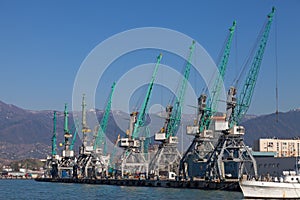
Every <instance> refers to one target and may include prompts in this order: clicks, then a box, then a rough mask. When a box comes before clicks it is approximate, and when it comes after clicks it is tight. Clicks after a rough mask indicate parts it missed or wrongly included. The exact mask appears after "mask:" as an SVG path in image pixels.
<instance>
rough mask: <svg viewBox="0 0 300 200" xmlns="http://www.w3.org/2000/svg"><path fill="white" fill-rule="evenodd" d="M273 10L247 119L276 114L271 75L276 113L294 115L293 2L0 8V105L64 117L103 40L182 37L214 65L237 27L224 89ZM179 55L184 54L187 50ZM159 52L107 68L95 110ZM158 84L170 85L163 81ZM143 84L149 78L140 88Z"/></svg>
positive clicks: (194, 81)
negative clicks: (152, 33) (143, 34)
mask: <svg viewBox="0 0 300 200" xmlns="http://www.w3.org/2000/svg"><path fill="white" fill-rule="evenodd" d="M272 6H275V7H276V15H275V18H274V22H273V24H272V27H271V31H270V36H269V41H268V44H267V47H266V50H265V54H264V58H263V61H262V65H261V70H260V73H259V77H258V80H257V83H256V88H255V91H254V95H253V99H252V102H251V106H250V108H249V111H248V113H249V114H256V115H259V114H269V113H274V112H275V111H276V93H275V89H276V71H277V73H278V81H277V83H278V94H279V98H278V99H279V101H278V105H279V111H282V112H286V111H289V110H292V109H296V108H299V107H300V101H299V100H300V95H299V89H298V85H299V84H298V82H297V81H298V80H299V77H300V76H299V75H300V67H299V59H298V58H299V52H300V37H299V35H300V21H299V16H298V15H297V13H298V12H299V10H300V1H297V0H289V1H286V0H277V1H276V0H264V1H261V0H251V1H250V0H249V1H246V0H245V1H237V0H227V1H221V0H220V1H216V0H212V1H199V0H194V1H193V0H190V1H171V0H166V1H156V0H154V1H137V0H136V1H135V0H133V1H114V0H112V1H93V0H92V1H76V0H72V1H71V0H64V1H58V0H51V1H46V0H45V1H38V0H36V1H33V0H28V1H21V0H20V1H17V0H1V1H0V27H1V29H0V30H1V31H0V69H1V73H0V88H1V90H0V91H1V95H0V100H1V101H4V102H5V103H8V104H14V105H16V106H19V107H21V108H24V109H29V110H63V107H64V103H69V104H72V92H73V87H74V82H75V80H76V75H77V74H78V71H79V69H80V67H81V65H82V64H83V63H84V61H85V60H86V59H87V57H88V55H89V54H90V53H91V52H92V51H93V49H95V48H96V47H97V45H99V44H101V42H103V41H106V40H107V39H108V38H110V37H112V36H114V35H116V34H119V33H121V32H124V31H128V30H131V29H135V28H143V27H159V28H166V29H170V30H174V31H177V32H180V33H183V34H185V35H187V36H189V37H190V38H193V39H194V40H196V41H197V42H198V43H199V44H201V45H202V47H203V48H205V50H206V51H207V52H208V54H209V55H210V56H211V57H212V59H213V60H216V59H217V57H218V55H219V52H220V50H221V48H222V45H223V44H224V41H225V38H226V35H227V33H228V28H229V27H230V26H231V25H232V21H233V20H236V21H237V29H236V32H235V36H234V41H233V44H232V50H231V55H230V60H229V63H228V66H229V67H228V68H230V70H228V72H227V74H228V75H226V78H225V87H227V88H228V87H229V86H230V84H231V83H232V82H233V79H234V77H235V76H236V75H237V74H238V72H239V71H240V69H241V67H242V65H243V63H244V62H245V60H246V58H247V56H248V55H249V52H250V50H251V48H252V47H253V45H254V43H255V41H256V38H257V35H258V33H259V31H260V30H261V28H262V26H263V24H264V22H265V20H266V16H267V14H268V13H269V12H270V11H271V8H272ZM121 46H122V43H120V47H121ZM182 49H186V52H187V54H188V47H182ZM109 52H110V49H109V48H108V49H107V53H109ZM159 52H160V51H159V50H147V49H144V50H141V51H134V52H131V53H128V54H126V55H123V56H120V58H119V59H118V60H116V61H115V62H114V63H112V65H111V66H110V68H108V69H107V71H106V73H105V74H104V77H101V78H103V79H101V80H100V81H99V84H98V86H97V89H96V91H95V93H96V95H95V106H96V108H98V109H103V108H104V106H105V102H106V101H107V97H108V95H109V92H110V87H111V84H112V82H113V81H117V82H118V80H119V79H120V78H121V77H122V75H124V74H125V73H126V72H127V71H130V69H133V68H134V67H136V66H138V65H142V64H143V63H154V64H155V62H156V56H157V55H158V54H159ZM163 53H164V57H163V60H164V62H163V63H162V64H165V65H169V66H174V69H176V70H177V71H179V72H182V67H183V66H184V60H182V59H178V58H177V57H176V56H173V55H172V54H170V53H168V52H163ZM105 56H106V53H104V54H102V55H99V59H101V58H102V57H103V58H105ZM154 64H153V67H154ZM276 69H278V70H276ZM160 76H162V75H160ZM190 76H191V77H194V78H191V80H190V85H191V87H193V88H194V90H195V92H196V93H198V94H197V95H199V94H200V92H201V90H202V88H204V87H205V85H203V82H202V83H201V81H199V82H198V79H200V78H197V77H198V76H196V75H195V76H193V71H191V75H190ZM136 78H139V77H138V76H137V77H136ZM162 78H163V77H162ZM164 78H165V79H168V78H169V77H168V76H167V75H166V74H165V75H164ZM150 79H151V74H149V80H146V81H150ZM178 80H180V79H178ZM174 82H177V81H176V80H175V81H174ZM178 82H180V81H178ZM127 84H130V83H127ZM145 90H146V87H145V86H144V87H140V88H138V89H137V90H136V91H134V92H133V95H132V96H131V97H130V100H129V101H124V104H126V103H128V102H129V104H130V105H129V107H130V108H133V107H134V105H135V104H140V102H141V99H143V94H145ZM153 90H155V91H153V94H152V99H153V101H154V102H152V104H161V105H165V104H166V103H167V101H169V100H170V99H172V92H170V91H168V89H167V88H165V89H163V88H160V87H158V86H157V87H155V88H153ZM125 92H126V91H124V93H125ZM186 98H189V96H188V97H186ZM195 101H196V99H195ZM138 102H139V103H138Z"/></svg>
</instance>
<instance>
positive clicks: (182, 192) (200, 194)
mask: <svg viewBox="0 0 300 200" xmlns="http://www.w3.org/2000/svg"><path fill="white" fill-rule="evenodd" d="M0 199H43V200H44V199H45V200H47V199H51V200H52V199H72V200H75V199H89V200H92V199H99V200H101V199H103V200H104V199H105V200H110V199H113V200H120V199H128V200H129V199H130V200H132V199H134V200H139V199H145V200H146V199H147V200H150V199H155V200H160V199H168V200H171V199H181V200H186V199H220V200H223V199H234V200H238V199H243V195H242V193H241V192H229V191H219V190H210V191H207V190H199V189H177V188H157V187H132V186H130V187H126V186H111V185H89V184H74V183H49V182H36V181H34V180H3V179H2V180H0Z"/></svg>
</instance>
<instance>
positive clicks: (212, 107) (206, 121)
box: [199, 21, 236, 133]
mask: <svg viewBox="0 0 300 200" xmlns="http://www.w3.org/2000/svg"><path fill="white" fill-rule="evenodd" d="M235 27H236V21H233V25H232V26H231V27H230V28H229V36H228V38H227V40H226V45H225V48H224V52H223V55H222V57H221V60H220V62H219V64H218V71H217V76H216V79H215V81H214V85H213V87H212V93H211V95H210V98H208V99H207V102H208V103H207V104H208V106H207V108H206V109H205V110H204V112H205V113H204V115H202V117H201V119H200V122H199V123H200V125H199V132H200V133H202V132H203V131H204V129H208V128H209V125H210V123H211V117H212V116H213V115H214V114H215V113H216V112H217V106H218V100H219V98H220V92H221V87H222V83H223V80H224V76H225V72H226V68H227V63H228V59H229V55H230V49H231V44H232V39H233V34H234V31H235ZM202 98H203V97H202ZM204 101H205V100H204Z"/></svg>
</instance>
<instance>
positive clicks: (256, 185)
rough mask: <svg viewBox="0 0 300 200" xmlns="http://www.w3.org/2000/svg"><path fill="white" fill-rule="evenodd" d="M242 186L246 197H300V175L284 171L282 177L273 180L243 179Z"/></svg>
mask: <svg viewBox="0 0 300 200" xmlns="http://www.w3.org/2000/svg"><path fill="white" fill-rule="evenodd" d="M240 187H241V189H242V192H243V195H244V197H245V198H264V199H299V198H300V175H299V174H298V173H296V172H295V171H284V172H283V176H282V177H281V178H279V179H277V178H275V179H274V180H273V181H256V180H241V181H240Z"/></svg>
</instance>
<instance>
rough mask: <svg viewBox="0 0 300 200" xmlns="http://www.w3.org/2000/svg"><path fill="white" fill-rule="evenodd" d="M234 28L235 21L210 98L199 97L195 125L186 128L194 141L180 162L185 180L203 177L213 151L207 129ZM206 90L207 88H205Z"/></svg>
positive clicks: (220, 84) (222, 77) (213, 109)
mask: <svg viewBox="0 0 300 200" xmlns="http://www.w3.org/2000/svg"><path fill="white" fill-rule="evenodd" d="M235 28H236V21H234V22H233V25H232V26H231V27H230V28H229V34H228V36H227V37H226V40H225V43H224V45H225V47H224V48H222V49H224V51H223V54H222V56H221V59H220V61H219V64H218V70H217V71H216V72H215V77H213V80H214V84H213V86H212V91H211V95H210V98H208V97H207V94H206V93H203V94H201V95H200V97H199V98H198V110H197V112H198V113H197V121H196V124H195V125H194V126H188V127H187V134H188V135H194V139H193V142H192V143H191V145H190V146H189V148H188V149H187V151H186V152H185V153H184V155H183V157H182V159H181V161H180V165H179V172H180V175H181V176H183V178H184V179H187V176H189V177H190V178H191V179H192V178H193V177H196V176H198V177H204V175H205V168H206V164H207V158H208V157H209V153H211V152H212V151H213V150H214V145H213V143H212V140H213V138H214V135H213V132H212V130H209V127H210V124H211V122H212V117H213V116H214V115H215V114H216V112H217V106H218V102H219V98H220V93H221V87H222V84H223V80H224V76H225V72H226V68H227V63H228V59H229V55H230V50H231V44H232V40H233V35H234V31H235ZM207 90H208V87H207V88H206V91H207ZM199 169H202V170H199Z"/></svg>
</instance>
